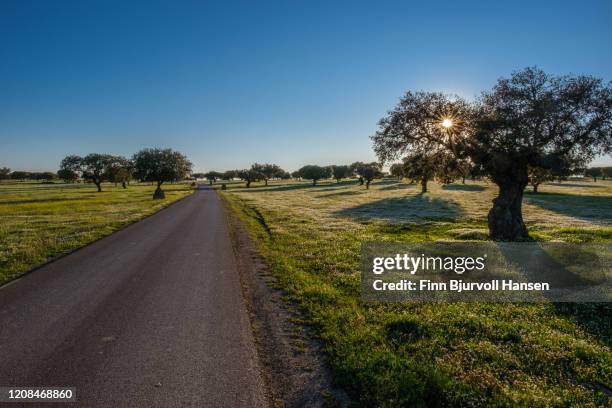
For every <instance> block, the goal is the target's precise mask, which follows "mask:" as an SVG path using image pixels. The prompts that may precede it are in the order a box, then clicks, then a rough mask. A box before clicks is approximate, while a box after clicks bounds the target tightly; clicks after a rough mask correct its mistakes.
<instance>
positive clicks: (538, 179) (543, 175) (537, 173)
mask: <svg viewBox="0 0 612 408" xmlns="http://www.w3.org/2000/svg"><path fill="white" fill-rule="evenodd" d="M552 179H553V175H552V173H551V172H550V170H547V169H543V168H541V167H532V166H529V184H531V186H532V187H533V192H534V193H537V192H538V187H539V186H540V184H542V183H544V182H546V181H550V180H552Z"/></svg>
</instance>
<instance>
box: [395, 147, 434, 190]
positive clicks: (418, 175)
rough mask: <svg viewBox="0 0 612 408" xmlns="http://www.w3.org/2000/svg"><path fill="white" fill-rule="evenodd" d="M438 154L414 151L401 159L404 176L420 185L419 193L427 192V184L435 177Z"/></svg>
mask: <svg viewBox="0 0 612 408" xmlns="http://www.w3.org/2000/svg"><path fill="white" fill-rule="evenodd" d="M438 160H439V153H435V152H434V153H432V151H428V150H425V151H414V152H411V153H410V154H408V155H407V156H406V157H404V159H403V164H404V175H405V176H406V177H408V178H409V179H410V180H411V181H417V182H420V183H421V193H422V194H424V193H426V192H427V183H428V182H429V181H430V180H433V178H434V177H435V176H436V171H437V166H438Z"/></svg>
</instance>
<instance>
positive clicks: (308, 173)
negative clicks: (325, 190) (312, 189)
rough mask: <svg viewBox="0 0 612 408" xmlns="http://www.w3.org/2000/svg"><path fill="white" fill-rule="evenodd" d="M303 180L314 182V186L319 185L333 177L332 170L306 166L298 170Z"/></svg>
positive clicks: (310, 165)
mask: <svg viewBox="0 0 612 408" xmlns="http://www.w3.org/2000/svg"><path fill="white" fill-rule="evenodd" d="M298 173H299V175H300V177H301V178H303V179H306V180H312V185H313V186H315V185H317V181H319V180H321V179H326V178H329V177H331V170H330V169H329V167H321V166H316V165H312V164H309V165H306V166H304V167H302V168H301V169H299V170H298Z"/></svg>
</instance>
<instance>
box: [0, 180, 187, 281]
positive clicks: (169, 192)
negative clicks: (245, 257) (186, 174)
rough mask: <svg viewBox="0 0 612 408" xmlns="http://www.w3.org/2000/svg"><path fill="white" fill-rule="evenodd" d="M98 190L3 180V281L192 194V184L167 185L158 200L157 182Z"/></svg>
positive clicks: (0, 210)
mask: <svg viewBox="0 0 612 408" xmlns="http://www.w3.org/2000/svg"><path fill="white" fill-rule="evenodd" d="M103 189H104V191H103V192H101V193H97V192H96V187H95V186H94V185H91V184H59V183H57V184H41V183H27V182H2V183H0V285H2V284H3V283H6V282H8V281H10V280H11V279H14V278H16V277H18V276H20V275H21V274H23V273H24V272H25V271H27V270H28V269H29V268H31V267H32V266H34V265H37V264H39V263H41V262H43V261H45V260H46V259H48V258H50V257H53V256H56V255H60V254H63V253H66V252H69V251H71V250H74V249H76V248H78V247H81V246H83V245H85V244H88V243H90V242H91V241H94V240H96V239H98V238H100V237H103V236H105V235H108V234H110V233H112V232H113V231H115V230H117V229H118V228H120V227H122V226H124V225H126V224H128V223H130V222H133V221H136V220H138V219H141V218H142V217H144V216H146V215H149V214H152V213H154V212H155V211H157V210H159V209H160V208H162V207H165V206H167V205H168V204H170V203H171V202H173V201H176V200H177V199H179V198H181V197H184V196H185V195H187V194H190V191H191V189H190V187H189V185H188V184H169V185H166V186H164V191H165V192H166V199H165V200H153V199H152V194H153V190H154V189H155V186H151V185H148V184H132V185H130V186H129V187H128V188H127V189H123V188H121V186H119V187H115V186H114V185H112V184H107V185H104V186H103Z"/></svg>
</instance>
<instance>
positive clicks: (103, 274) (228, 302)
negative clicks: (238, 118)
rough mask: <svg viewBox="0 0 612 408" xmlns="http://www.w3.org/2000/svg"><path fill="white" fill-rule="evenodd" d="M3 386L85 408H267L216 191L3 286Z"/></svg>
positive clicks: (198, 194) (201, 192) (0, 299)
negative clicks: (73, 395)
mask: <svg viewBox="0 0 612 408" xmlns="http://www.w3.org/2000/svg"><path fill="white" fill-rule="evenodd" d="M0 386H71V387H76V388H77V399H78V406H85V407H128V406H129V407H174V406H177V407H178V406H181V407H184V406H198V407H241V406H244V407H260V406H266V405H267V404H266V398H265V396H264V385H263V380H262V376H261V375H260V371H259V367H258V362H257V358H256V349H255V345H254V339H253V335H252V332H251V328H250V324H249V319H248V315H247V311H246V308H245V304H244V300H243V298H242V293H241V286H240V280H239V276H238V272H237V269H236V263H235V259H234V255H233V251H232V246H231V242H230V237H229V232H228V226H227V224H226V219H225V216H224V214H223V209H222V207H221V203H220V201H219V198H218V197H217V195H216V193H215V192H213V191H212V190H208V189H206V188H203V189H200V190H198V191H196V192H195V193H194V194H193V195H192V196H190V197H188V198H185V199H183V200H181V201H179V202H177V203H175V204H174V205H172V206H170V207H169V208H167V209H165V210H162V211H160V212H158V213H157V214H155V215H153V216H151V217H148V218H146V219H144V220H142V221H140V222H138V223H135V224H133V225H131V226H129V227H127V228H125V229H123V230H121V231H119V232H117V233H115V234H112V235H111V236H108V237H106V238H104V239H102V240H100V241H97V242H95V243H93V244H92V245H89V246H87V247H85V248H82V249H80V250H78V251H76V252H74V253H72V254H70V255H68V256H66V257H63V258H61V259H59V260H57V261H55V262H52V263H50V264H48V265H45V266H43V267H42V268H40V269H38V270H36V271H34V272H32V273H30V274H27V275H26V276H24V277H23V278H21V279H19V280H18V281H16V282H13V283H11V284H9V285H8V286H5V287H3V288H1V289H0ZM12 406H15V405H12Z"/></svg>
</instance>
